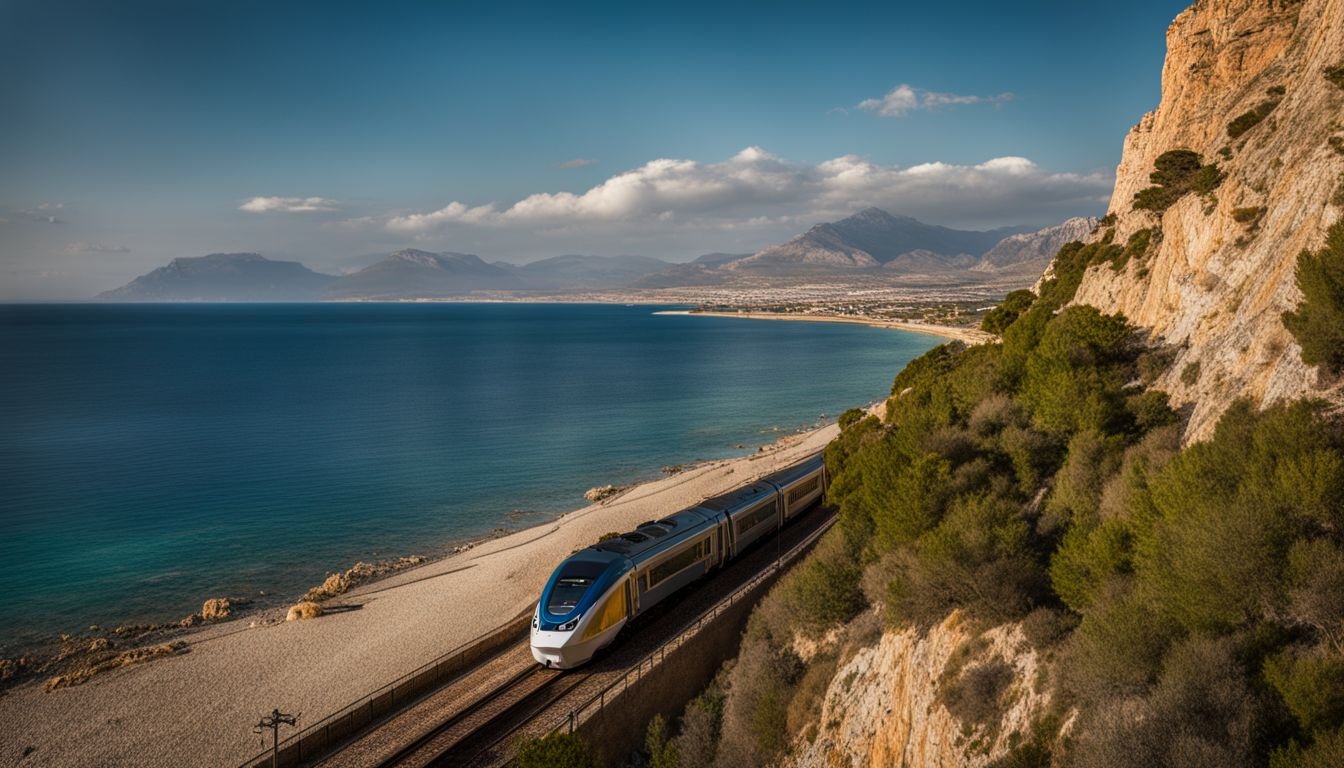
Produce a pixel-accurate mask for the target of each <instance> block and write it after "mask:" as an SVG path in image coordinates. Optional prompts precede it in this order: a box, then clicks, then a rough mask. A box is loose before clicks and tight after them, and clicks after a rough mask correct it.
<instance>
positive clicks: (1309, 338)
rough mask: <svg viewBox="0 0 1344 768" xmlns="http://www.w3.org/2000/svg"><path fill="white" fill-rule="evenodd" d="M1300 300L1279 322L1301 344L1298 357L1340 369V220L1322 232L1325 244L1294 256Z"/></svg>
mask: <svg viewBox="0 0 1344 768" xmlns="http://www.w3.org/2000/svg"><path fill="white" fill-rule="evenodd" d="M1297 287H1298V290H1300V291H1302V302H1301V303H1300V304H1298V305H1297V310H1296V311H1295V312H1285V313H1284V314H1283V324H1284V326H1285V327H1287V329H1288V330H1289V332H1291V333H1292V334H1293V338H1295V339H1297V343H1298V344H1299V345H1300V346H1301V347H1302V361H1303V362H1305V363H1308V364H1310V365H1317V366H1320V367H1321V369H1322V370H1324V371H1327V372H1329V373H1331V374H1335V375H1338V374H1340V373H1344V222H1337V223H1336V224H1335V225H1334V226H1333V227H1331V228H1330V231H1329V233H1328V234H1327V235H1326V241H1325V247H1324V248H1322V249H1321V250H1319V251H1316V252H1312V251H1310V250H1307V251H1303V252H1302V253H1301V254H1299V255H1298V257H1297Z"/></svg>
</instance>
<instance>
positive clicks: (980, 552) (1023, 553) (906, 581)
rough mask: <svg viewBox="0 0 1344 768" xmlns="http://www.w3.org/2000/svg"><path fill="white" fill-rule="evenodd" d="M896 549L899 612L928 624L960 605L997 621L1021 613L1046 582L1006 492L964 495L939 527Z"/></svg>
mask: <svg viewBox="0 0 1344 768" xmlns="http://www.w3.org/2000/svg"><path fill="white" fill-rule="evenodd" d="M896 555H897V560H896V564H897V568H896V573H895V576H894V578H893V579H892V581H891V585H890V588H889V603H890V607H891V610H892V611H893V613H894V614H895V615H896V616H900V617H902V618H904V619H906V620H907V621H910V622H913V623H915V624H917V625H921V626H929V625H931V624H933V623H936V622H937V621H939V620H941V619H942V618H943V617H944V616H946V615H947V613H948V611H949V610H951V609H952V608H955V607H961V608H963V609H964V610H966V611H967V612H968V613H970V614H971V615H973V616H978V617H982V618H986V619H990V620H994V621H1006V620H1009V619H1015V618H1019V617H1021V616H1024V615H1026V614H1027V612H1029V611H1030V610H1031V608H1032V607H1033V605H1034V604H1035V603H1036V602H1037V601H1039V600H1040V599H1041V596H1042V591H1043V587H1044V585H1045V576H1044V573H1043V570H1042V568H1041V566H1040V564H1039V562H1038V560H1037V558H1036V556H1035V553H1034V552H1033V550H1032V542H1031V535H1030V528H1029V527H1028V526H1027V524H1026V522H1025V521H1024V520H1023V519H1022V517H1021V515H1020V510H1019V506H1018V505H1017V504H1014V503H1012V502H1007V501H1005V500H1003V499H1001V498H994V497H988V496H977V497H971V498H966V499H958V500H957V501H956V502H954V503H953V504H952V509H951V510H950V511H949V512H948V514H947V517H946V519H944V520H943V522H942V523H941V524H940V525H939V526H938V527H937V528H936V529H934V530H933V531H931V532H930V533H929V534H928V535H926V536H924V537H921V538H920V539H919V541H918V542H916V543H915V545H914V547H907V548H903V549H901V550H900V551H898V552H897V553H896Z"/></svg>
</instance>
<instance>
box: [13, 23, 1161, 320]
mask: <svg viewBox="0 0 1344 768" xmlns="http://www.w3.org/2000/svg"><path fill="white" fill-rule="evenodd" d="M1183 7H1184V3H1183V2H1158V1H1157V0H1141V1H1139V2H1133V3H1126V4H1116V3H1105V4H1100V3H1098V4H1093V3H1076V2H1046V3H1019V4H1005V3H996V2H995V3H990V2H969V1H968V2H962V3H959V4H956V5H940V4H934V3H920V4H904V3H895V2H888V3H883V4H878V5H874V6H866V5H848V4H843V3H827V4H813V5H811V6H807V7H800V8H793V7H788V6H785V5H783V4H762V5H757V6H745V5H736V4H727V3H707V4H700V5H698V4H689V3H676V4H665V5H656V4H634V3H621V4H614V5H611V6H610V7H602V6H597V5H591V6H586V7H576V6H569V5H565V4H556V3H552V4H545V5H538V6H529V5H527V4H478V3H473V4H466V3H429V2H423V3H397V2H384V3H376V4H372V3H361V4H350V5H344V4H340V3H334V2H325V3H280V2H271V3H250V2H234V3H195V2H171V3H169V2H164V3H136V2H127V3H62V2H52V1H50V0H47V1H44V2H27V1H25V2H13V1H12V0H5V1H4V2H3V4H0V65H2V66H3V67H4V71H5V72H6V73H7V74H8V76H7V77H6V78H4V79H3V81H0V103H3V104H4V105H5V106H4V108H5V118H4V119H3V120H0V219H2V220H3V221H0V272H2V273H3V274H4V275H5V276H6V278H5V280H4V281H3V282H4V283H5V284H6V285H7V286H8V287H6V288H5V289H3V290H0V298H23V297H33V298H55V297H78V296H82V295H89V294H90V293H92V292H95V291H97V290H100V289H102V288H106V287H110V286H112V285H115V284H118V283H119V282H124V280H125V279H127V278H129V277H131V276H134V275H135V274H137V273H139V272H143V271H145V270H146V269H148V268H151V267H153V266H156V265H158V264H161V263H163V262H165V261H167V260H168V259H170V258H172V257H174V256H191V255H200V254H203V253H207V252H211V251H221V250H248V251H260V252H262V253H266V254H268V255H273V256H277V257H287V258H297V259H300V260H302V261H304V262H305V263H308V264H309V265H310V266H313V267H314V268H319V269H325V270H328V271H333V272H334V271H339V270H342V269H351V268H354V267H357V266H360V265H362V264H364V263H368V262H369V261H371V260H372V258H371V257H372V255H373V254H377V253H380V252H387V251H389V250H393V249H395V248H398V247H404V246H407V245H415V246H417V247H424V248H428V249H432V250H460V251H470V252H476V253H479V254H480V255H482V256H483V257H485V258H487V259H492V260H493V259H504V260H511V261H526V260H529V259H533V258H538V257H542V256H547V255H555V254H559V253H567V252H588V253H601V254H615V253H645V254H648V255H653V256H660V257H665V258H671V259H687V258H692V257H694V256H695V255H697V254H699V253H703V252H707V251H713V250H733V251H750V250H754V249H755V248H758V247H760V246H763V245H765V244H767V243H770V242H774V241H777V240H779V239H782V238H785V237H787V236H789V235H791V234H794V233H796V232H798V231H801V230H803V229H806V227H807V226H808V225H809V224H811V223H813V222H814V221H816V220H823V219H825V218H827V217H835V216H839V215H843V214H844V213H846V212H849V211H852V210H855V209H857V208H859V207H862V206H863V205H866V204H877V205H881V206H882V207H884V208H887V209H888V210H891V211H892V212H894V213H907V214H910V215H915V216H918V217H919V218H922V219H925V220H927V221H931V222H936V223H943V224H948V225H953V226H966V227H991V226H1000V225H1006V224H1032V225H1045V224H1050V223H1055V222H1057V221H1059V220H1061V219H1062V218H1065V217H1066V216H1068V215H1076V214H1095V213H1097V212H1099V211H1100V210H1101V209H1102V208H1103V207H1104V199H1105V197H1106V194H1107V192H1108V191H1109V182H1110V178H1111V175H1112V173H1113V170H1114V167H1115V164H1116V162H1117V161H1118V160H1119V153H1120V146H1121V141H1122V139H1123V136H1124V134H1125V132H1126V131H1127V130H1128V128H1129V127H1130V126H1131V125H1132V124H1133V123H1134V122H1136V121H1137V120H1138V118H1139V117H1140V116H1141V115H1142V114H1143V113H1144V112H1145V111H1147V110H1150V109H1152V108H1153V107H1154V106H1155V105H1156V103H1157V99H1158V97H1159V78H1160V72H1161V65H1162V57H1163V53H1164V34H1165V30H1166V26H1167V24H1168V23H1169V22H1170V21H1171V19H1172V18H1173V17H1174V16H1175V15H1176V14H1177V13H1178V12H1179V11H1180V10H1181V9H1182V8H1183ZM902 86H905V87H904V88H902ZM861 105H864V106H861Z"/></svg>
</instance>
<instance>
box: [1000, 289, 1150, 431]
mask: <svg viewBox="0 0 1344 768" xmlns="http://www.w3.org/2000/svg"><path fill="white" fill-rule="evenodd" d="M1138 354H1139V345H1138V343H1137V339H1136V338H1135V335H1134V331H1133V329H1132V328H1130V326H1129V324H1128V323H1126V322H1125V319H1124V317H1123V316H1121V315H1118V314H1117V315H1103V314H1102V313H1101V312H1099V311H1097V310H1096V309H1095V308H1094V307H1090V306H1076V307H1069V308H1068V309H1066V310H1064V311H1063V312H1061V313H1060V314H1059V316H1058V317H1056V318H1055V319H1054V320H1052V321H1051V322H1050V324H1049V326H1048V327H1047V328H1046V330H1045V334H1044V335H1043V336H1042V338H1041V343H1040V344H1039V346H1037V348H1036V349H1035V350H1033V351H1032V354H1031V356H1030V357H1029V359H1028V360H1027V364H1026V377H1025V379H1024V380H1023V383H1022V395H1021V397H1022V401H1023V402H1024V403H1025V404H1026V405H1027V408H1028V409H1029V410H1030V411H1031V413H1032V416H1033V418H1034V419H1035V421H1036V423H1037V424H1038V425H1039V426H1040V427H1041V428H1042V429H1045V430H1046V431H1052V432H1076V431H1080V430H1083V429H1096V430H1099V431H1102V432H1107V433H1112V432H1116V431H1119V430H1120V429H1122V428H1123V426H1124V422H1125V420H1126V414H1125V410H1124V400H1123V396H1122V390H1123V389H1124V387H1125V385H1126V384H1127V383H1128V382H1129V381H1131V380H1132V379H1133V378H1134V375H1135V368H1134V364H1135V360H1136V359H1137V358H1138Z"/></svg>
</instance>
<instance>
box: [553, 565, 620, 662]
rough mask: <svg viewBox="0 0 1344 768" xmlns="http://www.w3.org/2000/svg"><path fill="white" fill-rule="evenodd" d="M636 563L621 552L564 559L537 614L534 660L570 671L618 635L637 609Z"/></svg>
mask: <svg viewBox="0 0 1344 768" xmlns="http://www.w3.org/2000/svg"><path fill="white" fill-rule="evenodd" d="M631 567H632V566H631V565H630V561H629V560H627V559H626V558H624V557H622V556H621V555H619V554H617V553H614V552H602V551H600V550H594V549H585V550H583V551H582V552H579V553H577V554H575V555H573V556H571V557H570V558H569V559H567V560H565V561H564V562H563V563H561V564H560V567H559V568H557V569H555V573H553V574H551V578H550V580H549V581H547V582H546V588H545V589H543V590H542V592H541V600H540V601H538V603H537V608H536V611H535V612H534V613H533V614H532V658H534V659H536V660H537V663H539V664H542V665H544V666H547V667H554V668H558V669H570V668H572V667H577V666H579V665H580V664H583V663H585V662H587V661H588V660H589V659H591V658H592V657H593V654H594V653H597V652H598V651H599V650H601V649H602V648H603V647H605V646H606V645H607V644H609V643H610V642H611V641H612V640H614V639H616V634H617V633H618V632H620V631H621V627H623V626H625V622H626V621H627V620H628V619H629V618H630V614H631V611H632V605H631V595H630V593H629V586H628V585H629V579H628V578H627V577H628V575H629V573H630V569H631Z"/></svg>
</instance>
